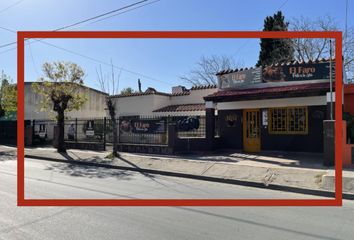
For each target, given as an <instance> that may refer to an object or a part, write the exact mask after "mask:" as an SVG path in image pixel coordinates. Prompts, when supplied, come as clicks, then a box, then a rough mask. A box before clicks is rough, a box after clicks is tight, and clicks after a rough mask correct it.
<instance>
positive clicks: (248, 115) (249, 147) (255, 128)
mask: <svg viewBox="0 0 354 240" xmlns="http://www.w3.org/2000/svg"><path fill="white" fill-rule="evenodd" d="M260 121H261V120H260V112H259V109H249V110H243V149H244V151H246V152H259V151H260V150H261V135H260V134H261V132H260V131H261V128H260Z"/></svg>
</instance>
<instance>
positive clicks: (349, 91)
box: [344, 84, 354, 115]
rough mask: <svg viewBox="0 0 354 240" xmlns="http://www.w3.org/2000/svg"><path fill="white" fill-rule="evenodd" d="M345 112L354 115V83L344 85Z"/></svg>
mask: <svg viewBox="0 0 354 240" xmlns="http://www.w3.org/2000/svg"><path fill="white" fill-rule="evenodd" d="M344 112H349V113H351V114H353V115H354V84H349V85H345V86H344Z"/></svg>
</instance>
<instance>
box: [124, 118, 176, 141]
mask: <svg viewBox="0 0 354 240" xmlns="http://www.w3.org/2000/svg"><path fill="white" fill-rule="evenodd" d="M169 121H170V119H169V118H168V117H157V116H130V117H120V118H119V119H118V124H119V134H118V136H119V143H129V144H149V145H167V143H168V127H167V126H168V123H169Z"/></svg>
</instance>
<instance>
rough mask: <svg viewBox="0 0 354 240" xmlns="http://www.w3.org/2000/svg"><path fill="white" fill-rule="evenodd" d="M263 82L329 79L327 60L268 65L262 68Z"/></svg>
mask: <svg viewBox="0 0 354 240" xmlns="http://www.w3.org/2000/svg"><path fill="white" fill-rule="evenodd" d="M332 65H333V71H332V72H333V79H334V63H333V64H332ZM262 79H263V82H284V81H304V80H320V79H329V62H324V63H307V64H305V63H304V64H295V65H283V66H268V67H264V68H263V70H262Z"/></svg>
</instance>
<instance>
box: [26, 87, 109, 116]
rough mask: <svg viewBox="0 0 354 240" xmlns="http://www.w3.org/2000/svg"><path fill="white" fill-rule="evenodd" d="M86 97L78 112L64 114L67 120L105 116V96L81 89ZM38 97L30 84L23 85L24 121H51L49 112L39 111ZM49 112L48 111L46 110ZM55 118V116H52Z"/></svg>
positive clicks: (91, 90)
mask: <svg viewBox="0 0 354 240" xmlns="http://www.w3.org/2000/svg"><path fill="white" fill-rule="evenodd" d="M81 91H82V92H83V93H84V94H85V95H86V97H87V102H86V103H85V104H84V105H83V106H82V108H81V109H80V110H79V111H71V112H68V113H66V116H67V118H69V119H74V118H102V117H105V116H106V110H105V101H106V95H105V94H103V93H100V92H98V91H95V90H93V89H89V88H84V87H82V88H81ZM39 103H40V95H38V94H37V93H35V92H34V91H33V90H32V87H31V85H30V84H28V83H26V84H25V119H28V120H33V119H36V120H38V119H40V120H45V119H51V118H52V116H53V115H51V114H49V111H46V112H44V111H40V107H39ZM48 110H50V109H48ZM54 116H55V115H54Z"/></svg>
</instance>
